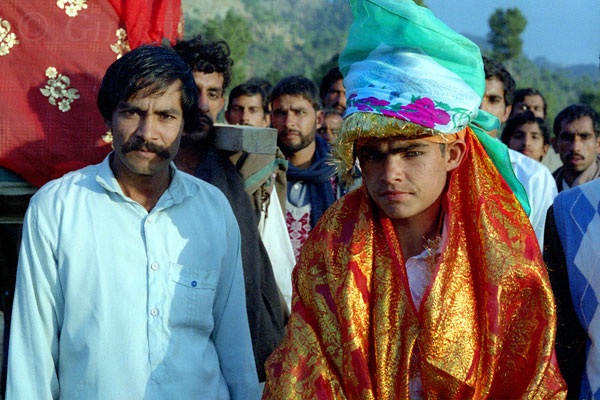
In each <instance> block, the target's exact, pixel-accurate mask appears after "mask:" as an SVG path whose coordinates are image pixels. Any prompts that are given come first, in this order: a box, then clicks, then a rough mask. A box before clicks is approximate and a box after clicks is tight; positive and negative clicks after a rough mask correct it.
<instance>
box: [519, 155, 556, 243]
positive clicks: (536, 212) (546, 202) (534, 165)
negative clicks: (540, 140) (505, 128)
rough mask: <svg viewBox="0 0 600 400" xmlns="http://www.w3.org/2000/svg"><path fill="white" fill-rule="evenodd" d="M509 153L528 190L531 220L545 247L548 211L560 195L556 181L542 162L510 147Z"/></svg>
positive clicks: (539, 240) (520, 180) (537, 235)
mask: <svg viewBox="0 0 600 400" xmlns="http://www.w3.org/2000/svg"><path fill="white" fill-rule="evenodd" d="M508 155H509V157H510V163H511V164H512V167H513V171H514V172H515V175H516V176H517V179H518V180H519V182H521V184H522V185H523V187H524V188H525V191H526V192H527V197H528V199H529V205H530V206H531V212H530V215H529V221H531V226H532V227H533V230H534V231H535V236H536V238H537V240H538V244H539V245H540V250H541V249H543V248H544V227H545V225H546V212H547V211H548V208H550V206H551V205H552V202H553V201H554V198H555V197H556V196H557V195H558V190H557V188H556V181H555V180H554V178H553V177H552V174H551V173H550V171H549V170H548V168H546V167H545V166H544V165H543V164H542V163H539V162H537V161H535V160H534V159H532V158H529V157H527V156H526V155H524V154H522V153H519V152H518V151H515V150H512V149H508Z"/></svg>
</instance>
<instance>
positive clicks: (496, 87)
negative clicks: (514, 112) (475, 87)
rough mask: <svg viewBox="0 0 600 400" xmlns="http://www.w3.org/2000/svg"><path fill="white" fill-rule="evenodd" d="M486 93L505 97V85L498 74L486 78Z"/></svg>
mask: <svg viewBox="0 0 600 400" xmlns="http://www.w3.org/2000/svg"><path fill="white" fill-rule="evenodd" d="M485 94H486V96H490V95H497V96H501V97H502V98H504V86H503V85H502V81H501V80H500V79H498V77H496V76H492V77H491V78H488V79H486V80H485Z"/></svg>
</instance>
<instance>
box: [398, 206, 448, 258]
mask: <svg viewBox="0 0 600 400" xmlns="http://www.w3.org/2000/svg"><path fill="white" fill-rule="evenodd" d="M441 211H442V208H441V201H440V199H438V200H437V201H436V202H435V203H433V204H432V205H431V206H430V207H429V208H428V209H426V210H425V211H423V212H421V213H420V214H418V215H415V216H413V217H410V218H406V219H392V225H393V226H394V230H395V231H396V236H397V237H398V241H399V242H400V247H401V248H402V254H403V255H404V259H405V260H406V259H408V258H410V257H414V256H417V255H419V254H421V253H422V252H423V249H424V246H425V244H427V240H429V239H433V238H435V236H436V235H437V234H438V233H440V232H439V231H440V224H441V223H442V221H441V220H440V219H441V216H442V212H441Z"/></svg>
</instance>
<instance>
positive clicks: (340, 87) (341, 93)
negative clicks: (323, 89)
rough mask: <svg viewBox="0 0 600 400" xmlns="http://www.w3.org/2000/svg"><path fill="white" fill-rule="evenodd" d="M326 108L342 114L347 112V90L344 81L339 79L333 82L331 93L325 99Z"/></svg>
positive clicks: (324, 105)
mask: <svg viewBox="0 0 600 400" xmlns="http://www.w3.org/2000/svg"><path fill="white" fill-rule="evenodd" d="M323 107H324V108H335V109H338V110H339V111H340V112H342V113H343V112H344V111H346V89H344V80H343V79H338V80H337V81H335V82H333V84H332V85H331V87H330V88H329V91H328V92H327V93H326V94H325V98H323Z"/></svg>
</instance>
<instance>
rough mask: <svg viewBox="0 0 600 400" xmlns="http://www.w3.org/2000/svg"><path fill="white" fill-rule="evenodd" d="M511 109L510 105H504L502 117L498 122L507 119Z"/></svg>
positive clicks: (503, 121)
mask: <svg viewBox="0 0 600 400" xmlns="http://www.w3.org/2000/svg"><path fill="white" fill-rule="evenodd" d="M511 110H512V105H509V106H506V108H505V109H504V114H502V118H500V122H502V123H505V122H506V121H508V117H509V116H510V112H511Z"/></svg>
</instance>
